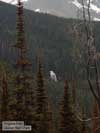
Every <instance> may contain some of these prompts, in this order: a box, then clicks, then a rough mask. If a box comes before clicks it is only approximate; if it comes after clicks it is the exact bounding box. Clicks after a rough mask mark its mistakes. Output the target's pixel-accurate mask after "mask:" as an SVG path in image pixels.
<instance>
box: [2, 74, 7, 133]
mask: <svg viewBox="0 0 100 133" xmlns="http://www.w3.org/2000/svg"><path fill="white" fill-rule="evenodd" d="M1 87H2V94H1V122H0V132H2V131H1V130H2V122H3V121H7V120H8V81H7V77H6V74H3V76H2V80H1ZM3 132H4V133H6V131H3Z"/></svg>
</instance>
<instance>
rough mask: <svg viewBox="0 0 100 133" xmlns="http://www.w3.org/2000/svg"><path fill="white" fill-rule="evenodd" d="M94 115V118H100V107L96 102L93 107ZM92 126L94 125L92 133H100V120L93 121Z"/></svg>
mask: <svg viewBox="0 0 100 133" xmlns="http://www.w3.org/2000/svg"><path fill="white" fill-rule="evenodd" d="M92 114H93V116H92V117H93V118H96V117H99V116H100V113H99V107H98V104H97V102H96V101H95V102H94V105H93V113H92ZM92 125H93V128H92V133H100V119H93V120H92Z"/></svg>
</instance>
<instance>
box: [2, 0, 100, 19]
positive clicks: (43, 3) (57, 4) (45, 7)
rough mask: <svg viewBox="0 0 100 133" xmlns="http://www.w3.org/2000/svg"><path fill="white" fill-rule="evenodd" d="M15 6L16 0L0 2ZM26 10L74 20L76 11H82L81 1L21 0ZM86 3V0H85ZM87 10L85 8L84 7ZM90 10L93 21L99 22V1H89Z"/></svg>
mask: <svg viewBox="0 0 100 133" xmlns="http://www.w3.org/2000/svg"><path fill="white" fill-rule="evenodd" d="M0 1H3V2H7V3H12V4H17V0H0ZM21 1H23V2H24V6H25V8H27V9H30V10H34V11H36V12H45V13H50V14H54V15H57V16H63V17H67V18H76V17H77V11H79V10H81V9H82V4H81V2H80V1H81V0H21ZM85 2H86V3H88V0H85ZM85 8H86V9H87V6H86V5H85ZM90 10H91V11H92V13H93V16H94V18H95V20H96V21H97V20H100V0H91V5H90Z"/></svg>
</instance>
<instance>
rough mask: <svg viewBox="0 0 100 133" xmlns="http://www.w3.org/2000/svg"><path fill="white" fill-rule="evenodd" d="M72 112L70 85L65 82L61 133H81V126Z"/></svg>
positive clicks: (61, 112)
mask: <svg viewBox="0 0 100 133" xmlns="http://www.w3.org/2000/svg"><path fill="white" fill-rule="evenodd" d="M77 123H78V122H77V120H76V117H75V115H74V113H73V111H72V107H71V102H70V94H69V88H68V83H67V81H65V87H64V95H63V101H62V104H61V111H60V128H59V132H60V133H79V132H80V131H79V125H78V124H77Z"/></svg>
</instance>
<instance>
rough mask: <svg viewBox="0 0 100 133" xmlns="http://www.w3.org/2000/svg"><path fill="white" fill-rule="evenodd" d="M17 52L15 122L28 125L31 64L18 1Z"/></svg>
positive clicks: (20, 5) (31, 107) (31, 89)
mask: <svg viewBox="0 0 100 133" xmlns="http://www.w3.org/2000/svg"><path fill="white" fill-rule="evenodd" d="M14 47H15V48H16V50H17V51H18V57H17V59H16V68H17V73H16V86H15V87H16V90H15V91H16V92H15V95H16V101H17V103H16V116H15V117H16V120H22V121H25V123H26V124H30V125H31V122H32V120H33V117H32V116H33V114H34V113H33V112H34V90H33V89H34V88H33V86H32V85H31V83H32V75H31V66H32V64H31V62H30V60H29V58H28V57H27V45H26V42H25V33H24V13H23V3H22V2H21V0H18V4H17V41H16V44H15V45H14Z"/></svg>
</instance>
